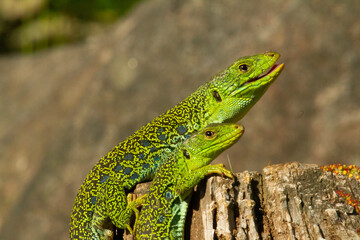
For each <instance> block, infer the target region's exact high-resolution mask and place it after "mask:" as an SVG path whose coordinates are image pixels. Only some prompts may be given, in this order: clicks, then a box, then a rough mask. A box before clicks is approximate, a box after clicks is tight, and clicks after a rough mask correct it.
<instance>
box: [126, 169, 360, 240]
mask: <svg viewBox="0 0 360 240" xmlns="http://www.w3.org/2000/svg"><path fill="white" fill-rule="evenodd" d="M234 176H235V178H234V179H227V178H223V177H219V176H212V177H209V178H208V179H206V180H204V181H202V182H201V183H200V184H199V185H198V186H197V187H196V189H195V191H194V194H193V196H192V200H191V203H190V207H189V211H188V217H187V222H186V228H185V239H196V240H199V239H209V240H217V239H219V240H220V239H221V240H233V239H235V240H245V239H247V240H256V239H269V240H270V239H274V240H278V239H279V240H282V239H284V240H285V239H286V240H287V239H344V240H345V239H346V240H348V239H360V237H359V232H360V231H359V230H360V216H359V214H358V213H357V212H356V211H355V209H354V207H353V206H351V205H349V204H348V203H347V202H346V200H345V199H344V198H342V197H340V196H339V195H338V194H337V193H336V190H343V191H344V192H348V193H350V194H351V195H352V196H353V198H354V199H360V183H359V182H358V181H356V180H355V179H351V178H348V177H346V176H339V175H334V174H332V173H328V172H323V171H322V170H321V169H320V168H319V167H318V166H316V165H310V164H300V163H290V164H278V165H272V166H268V167H266V168H264V169H263V171H262V173H261V174H260V173H257V172H248V171H245V172H242V173H236V174H234ZM149 186H150V183H144V184H140V185H139V186H138V187H137V188H136V189H135V191H134V193H135V196H137V197H138V196H141V195H142V194H144V193H145V192H147V190H148V189H149ZM124 236H125V239H127V240H130V239H132V237H131V236H130V235H129V234H128V235H126V234H125V235H124Z"/></svg>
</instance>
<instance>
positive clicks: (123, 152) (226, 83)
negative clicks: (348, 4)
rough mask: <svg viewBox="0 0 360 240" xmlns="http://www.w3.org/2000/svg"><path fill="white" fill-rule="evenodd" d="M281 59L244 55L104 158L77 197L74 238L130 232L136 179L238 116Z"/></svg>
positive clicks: (276, 71) (270, 78)
mask: <svg viewBox="0 0 360 240" xmlns="http://www.w3.org/2000/svg"><path fill="white" fill-rule="evenodd" d="M278 58H279V54H278V53H275V52H268V53H264V54H258V55H254V56H251V57H243V58H240V59H239V60H237V61H236V62H235V63H234V64H233V65H231V66H230V67H228V68H227V69H225V70H224V71H223V72H222V73H220V74H219V75H217V76H215V77H214V78H213V79H212V80H211V81H210V82H208V83H206V84H204V85H202V86H200V87H199V88H198V89H197V90H196V91H195V92H194V93H193V94H191V95H190V96H189V97H188V98H186V99H185V100H183V101H182V102H181V103H179V104H178V105H176V106H175V107H173V108H171V109H170V110H168V111H167V112H166V113H164V114H162V115H160V116H159V117H157V118H155V119H154V120H153V121H151V122H150V123H148V124H147V125H145V126H143V127H142V128H141V129H140V130H138V131H136V132H135V133H134V134H133V135H131V136H130V137H128V138H127V139H126V140H125V141H123V142H121V143H119V144H118V145H117V146H116V147H115V148H113V149H112V150H111V151H110V152H108V153H107V154H106V155H105V156H104V157H103V158H101V159H100V160H99V162H98V163H97V164H95V166H94V167H93V169H92V170H91V171H90V173H89V174H88V175H87V177H86V178H85V180H84V182H83V184H82V185H81V187H80V190H79V192H78V194H77V196H76V199H75V203H74V206H73V210H72V214H71V220H70V238H71V239H112V236H113V229H114V227H113V225H115V226H116V227H118V228H122V229H125V228H127V229H129V230H130V231H131V228H130V226H129V220H130V218H131V215H132V212H133V210H134V208H135V206H134V205H129V206H128V204H127V198H126V196H127V194H128V193H129V192H130V191H131V190H132V189H133V187H134V186H135V185H136V184H137V183H140V182H144V181H146V180H151V179H152V178H153V177H154V173H155V170H156V169H157V167H158V166H160V164H161V163H162V161H163V160H164V159H165V158H166V157H167V155H168V154H169V153H170V152H171V151H172V150H173V149H174V148H175V147H176V146H177V145H178V144H180V143H181V142H183V141H184V140H185V139H187V138H189V136H190V134H191V133H193V132H194V131H197V130H199V129H202V128H204V127H205V126H208V125H209V124H213V123H223V122H237V121H238V120H240V119H241V118H242V117H243V116H244V115H245V114H246V113H247V111H248V110H249V109H250V108H251V107H252V106H253V105H254V104H255V103H256V102H257V101H258V100H259V99H260V97H261V96H262V95H263V94H264V93H265V91H266V89H267V88H268V87H269V86H270V84H271V83H272V82H274V80H275V79H276V78H277V76H278V75H279V74H280V72H281V71H282V69H283V67H284V65H283V64H281V65H275V66H274V64H275V62H276V60H277V59H278ZM273 66H274V67H273ZM271 67H273V68H272V69H271V71H270V72H268V73H267V74H265V75H264V76H262V77H260V75H262V74H264V73H265V72H266V70H267V69H269V68H271Z"/></svg>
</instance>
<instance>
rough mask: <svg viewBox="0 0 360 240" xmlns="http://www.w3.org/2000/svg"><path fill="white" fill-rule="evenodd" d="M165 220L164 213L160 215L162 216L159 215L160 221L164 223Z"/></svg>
mask: <svg viewBox="0 0 360 240" xmlns="http://www.w3.org/2000/svg"><path fill="white" fill-rule="evenodd" d="M163 221H164V216H163V215H160V216H159V222H161V223H162V222H163Z"/></svg>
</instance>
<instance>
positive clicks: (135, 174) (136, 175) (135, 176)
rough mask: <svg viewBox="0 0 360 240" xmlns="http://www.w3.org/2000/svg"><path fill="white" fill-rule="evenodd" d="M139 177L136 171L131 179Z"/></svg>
mask: <svg viewBox="0 0 360 240" xmlns="http://www.w3.org/2000/svg"><path fill="white" fill-rule="evenodd" d="M138 177H139V174H137V173H134V174H133V175H131V177H130V179H131V180H135V179H137V178H138Z"/></svg>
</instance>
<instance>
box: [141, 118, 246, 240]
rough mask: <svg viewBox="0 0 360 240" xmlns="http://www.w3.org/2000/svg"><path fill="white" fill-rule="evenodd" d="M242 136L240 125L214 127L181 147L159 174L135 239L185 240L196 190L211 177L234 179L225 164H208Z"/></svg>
mask: <svg viewBox="0 0 360 240" xmlns="http://www.w3.org/2000/svg"><path fill="white" fill-rule="evenodd" d="M243 132H244V128H243V127H242V126H240V125H237V124H219V125H211V126H209V127H206V128H205V129H203V130H201V131H199V132H198V133H196V134H193V135H192V136H191V137H190V138H189V139H187V140H185V141H184V142H183V143H182V144H180V145H179V146H178V147H177V148H176V149H175V150H174V151H173V152H172V153H171V154H170V155H169V157H168V158H167V159H166V160H165V161H164V162H163V164H161V166H160V167H159V168H158V169H157V170H156V173H155V177H154V180H153V182H152V184H151V187H150V192H149V193H148V194H147V195H145V196H146V200H145V203H144V204H143V205H142V209H141V214H140V216H139V218H138V221H136V225H135V229H136V230H135V237H136V239H139V240H144V239H183V232H184V231H183V230H184V223H185V218H186V212H187V207H188V204H189V200H190V196H191V194H190V193H191V192H192V189H193V187H194V186H195V185H196V184H198V183H199V182H200V181H201V180H202V179H203V178H204V177H205V176H207V175H209V174H214V173H216V174H224V175H225V176H227V177H232V174H231V172H230V171H228V170H226V169H225V168H224V167H223V165H222V164H217V165H208V164H209V163H210V162H211V161H212V160H213V159H215V158H216V157H217V156H218V155H219V154H220V153H221V152H223V151H224V150H225V149H227V148H229V147H230V146H232V145H233V144H234V143H235V142H237V141H238V140H239V138H240V137H241V136H242V134H243Z"/></svg>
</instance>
